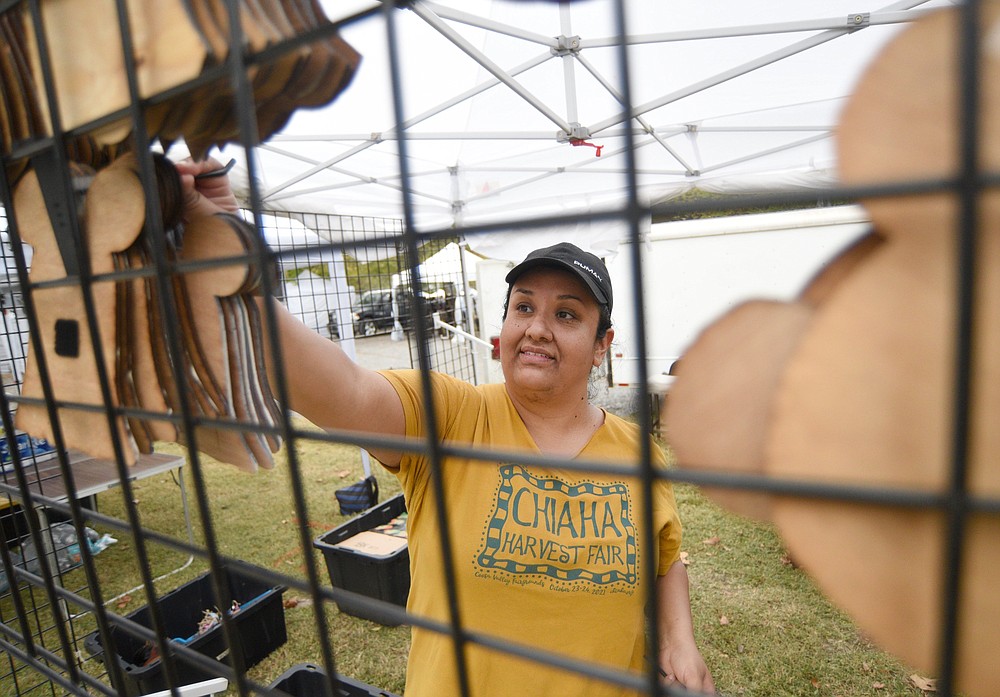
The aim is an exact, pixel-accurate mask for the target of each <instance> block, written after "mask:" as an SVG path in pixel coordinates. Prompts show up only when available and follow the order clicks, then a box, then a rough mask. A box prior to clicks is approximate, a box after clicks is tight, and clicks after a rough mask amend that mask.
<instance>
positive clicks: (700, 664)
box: [656, 560, 715, 694]
mask: <svg viewBox="0 0 1000 697" xmlns="http://www.w3.org/2000/svg"><path fill="white" fill-rule="evenodd" d="M656 589H657V599H658V601H659V606H660V608H659V611H660V618H659V622H658V625H659V630H660V655H659V659H660V660H659V664H660V675H661V679H662V681H663V682H664V683H665V684H670V683H674V682H676V683H679V684H681V685H683V686H684V687H685V688H687V689H688V690H691V691H692V692H705V693H708V694H715V681H714V680H712V673H711V672H710V671H709V670H708V666H707V665H706V664H705V659H704V658H702V656H701V652H700V651H698V646H697V644H696V643H695V640H694V626H693V622H692V619H691V599H690V595H689V593H688V576H687V569H685V568H684V564H683V563H682V562H681V561H679V560H678V561H675V562H674V563H673V564H672V565H671V567H670V568H669V569H668V570H667V573H666V574H664V575H663V576H660V578H659V579H657V582H656Z"/></svg>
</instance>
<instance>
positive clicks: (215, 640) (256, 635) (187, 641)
mask: <svg viewBox="0 0 1000 697" xmlns="http://www.w3.org/2000/svg"><path fill="white" fill-rule="evenodd" d="M226 576H227V579H228V582H229V592H230V594H231V597H232V599H233V600H234V601H236V602H237V603H239V604H240V608H239V610H238V611H236V612H234V613H232V614H231V615H230V617H231V619H232V620H233V626H234V627H235V628H236V633H237V635H238V638H239V642H238V643H239V650H240V653H241V655H242V659H243V661H242V664H243V666H244V667H245V668H249V667H250V666H252V665H255V664H257V663H259V662H260V661H261V660H262V659H263V658H264V657H265V656H267V655H268V654H269V653H271V652H272V651H273V650H274V649H276V648H278V647H279V646H281V645H282V644H284V643H285V641H286V640H287V638H288V635H287V632H286V629H285V608H284V606H283V605H282V602H281V594H282V592H283V591H284V590H285V589H284V587H282V586H274V587H272V586H269V585H267V584H265V583H262V582H260V581H257V580H255V579H250V578H245V577H241V576H237V575H235V574H233V573H228V574H226ZM157 605H158V606H159V608H160V610H161V613H160V614H161V617H162V618H163V623H164V631H165V633H166V635H167V636H168V637H169V638H170V639H174V640H180V643H182V644H184V645H186V646H187V647H188V648H190V649H193V650H195V651H197V652H198V653H201V654H204V655H206V656H210V657H212V658H215V659H216V660H220V661H225V662H226V663H229V664H230V665H232V661H231V660H230V651H229V647H228V645H227V643H226V637H225V632H224V630H223V628H222V625H221V624H217V625H216V626H214V627H212V628H211V629H208V630H207V631H205V632H203V633H202V634H198V623H199V622H200V621H201V620H202V619H203V618H204V616H205V611H206V610H214V609H215V608H216V600H215V595H214V594H213V592H212V580H211V578H210V576H209V574H208V573H205V574H203V575H201V576H199V577H198V578H196V579H194V580H192V581H189V582H188V583H185V584H184V585H183V586H180V587H179V588H175V589H174V590H172V591H170V592H169V593H166V594H165V595H163V596H162V597H161V598H160V599H159V600H158V601H157ZM126 617H127V618H128V619H129V620H132V621H133V622H135V623H136V624H139V625H142V626H143V627H147V628H149V629H152V628H153V619H152V613H151V611H150V608H149V606H148V605H147V606H144V607H141V608H139V609H138V610H136V611H135V612H132V613H131V614H129V615H127V616H126ZM111 633H112V637H113V639H114V648H115V653H116V656H115V658H116V659H117V661H118V665H119V666H120V667H121V669H122V672H123V673H124V676H125V683H126V685H125V687H126V693H125V694H126V695H127V696H128V697H134V696H137V695H142V694H146V693H149V692H157V691H160V690H165V689H167V688H168V687H169V686H168V684H167V677H166V674H165V671H164V670H163V666H162V662H161V661H160V659H158V658H154V659H153V660H149V654H150V646H149V644H148V643H147V642H146V641H145V640H142V639H139V638H138V637H135V636H132V635H131V634H129V633H127V632H126V631H125V630H124V629H122V628H119V627H117V626H113V627H112V628H111ZM84 647H85V648H86V650H87V651H88V652H89V653H90V654H91V655H93V656H96V657H98V658H100V660H101V661H103V662H104V664H105V665H106V666H107V665H109V664H108V656H107V652H106V651H105V648H104V646H102V645H101V641H100V637H99V635H98V634H97V632H93V633H91V634H89V635H87V636H86V637H85V638H84ZM234 650H235V649H234ZM174 665H175V666H176V668H177V679H178V683H179V685H185V684H188V683H193V682H199V681H202V680H207V679H209V678H214V677H218V675H217V674H216V675H212V674H209V673H207V672H205V671H203V670H202V669H201V668H200V667H197V666H194V665H191V663H190V662H189V661H187V660H185V659H184V657H183V656H177V657H176V660H175V661H174Z"/></svg>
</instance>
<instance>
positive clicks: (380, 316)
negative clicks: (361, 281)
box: [354, 288, 393, 336]
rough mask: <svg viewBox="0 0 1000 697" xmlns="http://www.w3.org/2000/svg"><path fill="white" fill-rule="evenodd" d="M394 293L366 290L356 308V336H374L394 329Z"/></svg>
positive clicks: (384, 290)
mask: <svg viewBox="0 0 1000 697" xmlns="http://www.w3.org/2000/svg"><path fill="white" fill-rule="evenodd" d="M392 324H393V317H392V291H391V290H389V289H387V288H381V289H378V290H366V291H365V292H364V293H362V294H361V299H360V300H358V304H357V305H355V306H354V334H355V335H356V336H374V335H375V334H378V333H380V332H386V331H390V330H391V329H392Z"/></svg>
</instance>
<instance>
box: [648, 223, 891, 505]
mask: <svg viewBox="0 0 1000 697" xmlns="http://www.w3.org/2000/svg"><path fill="white" fill-rule="evenodd" d="M880 244H881V239H880V238H879V237H878V236H877V235H874V234H869V235H866V236H864V237H862V238H860V239H859V240H857V241H856V242H854V243H853V244H851V245H850V246H849V247H848V248H847V249H845V250H843V251H842V252H841V253H840V254H839V255H837V256H836V257H835V258H834V259H832V260H831V261H830V262H828V263H827V264H825V265H824V266H823V268H822V269H820V270H819V272H817V274H816V275H815V276H814V277H813V278H812V279H811V280H810V281H809V283H808V284H807V285H806V287H805V289H804V290H803V291H802V293H801V294H800V300H799V301H798V302H795V303H783V302H777V301H765V300H758V301H750V302H747V303H744V304H742V305H739V306H737V307H735V308H733V309H732V310H731V311H729V312H728V313H726V314H725V315H723V316H722V317H721V318H720V319H718V320H716V321H715V322H714V323H713V324H712V325H710V326H709V327H707V328H706V329H705V330H704V331H703V332H702V333H701V335H699V337H698V338H697V339H696V340H695V341H694V343H692V345H691V346H690V347H688V349H687V350H686V351H685V353H684V360H683V361H682V362H681V363H680V364H679V367H678V369H677V379H676V381H675V382H674V385H673V386H672V387H671V390H670V394H669V395H668V397H667V400H666V411H665V416H664V421H665V423H666V427H667V433H668V435H667V438H668V440H669V442H670V446H671V448H672V449H673V451H674V454H675V455H676V456H677V460H678V462H679V464H680V465H681V466H682V467H688V468H692V469H705V470H710V471H720V472H726V471H730V472H738V473H741V474H756V475H762V474H765V473H766V470H767V465H766V460H765V454H764V453H765V444H766V437H767V432H768V428H769V426H768V425H769V422H770V414H771V402H772V400H773V398H774V393H775V391H776V390H777V388H778V384H779V381H780V379H781V376H782V374H783V372H784V369H785V364H786V361H787V360H788V358H789V356H790V355H791V354H792V352H793V351H794V350H795V347H796V346H797V345H798V342H799V339H800V338H801V337H802V335H803V334H804V333H805V331H806V330H807V329H808V326H809V321H810V320H811V318H812V314H813V310H814V309H815V308H816V307H817V306H819V305H820V304H821V303H822V302H824V301H825V300H826V298H828V297H829V296H830V294H831V293H833V292H834V291H835V289H836V287H837V286H838V285H839V283H841V282H842V281H843V279H845V278H847V277H848V276H849V275H850V273H851V272H852V271H853V270H854V269H855V267H856V266H857V265H858V264H860V263H861V262H862V261H863V260H864V259H866V258H867V257H868V256H869V255H870V254H871V253H872V252H873V251H874V250H875V249H876V248H877V247H878V246H879V245H880ZM705 493H706V494H708V495H709V496H710V497H711V498H712V499H714V500H715V501H716V502H717V503H719V504H721V505H723V506H726V507H727V508H729V509H730V510H732V511H734V512H737V513H740V514H742V515H746V516H749V517H752V518H757V519H760V520H770V519H771V504H770V499H771V497H770V495H769V494H767V493H750V492H747V491H745V490H732V489H722V488H717V487H705Z"/></svg>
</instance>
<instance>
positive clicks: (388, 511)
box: [313, 494, 410, 625]
mask: <svg viewBox="0 0 1000 697" xmlns="http://www.w3.org/2000/svg"><path fill="white" fill-rule="evenodd" d="M405 513H406V504H405V503H404V501H403V495H402V494H399V495H398V496H395V497H393V498H391V499H389V500H388V501H385V502H383V503H380V504H379V505H377V506H375V507H374V508H371V509H370V510H368V511H366V512H365V513H363V514H361V515H359V516H357V517H356V518H352V519H351V520H349V521H347V522H346V523H344V524H343V525H340V526H338V527H336V528H334V529H333V530H330V531H329V532H327V533H325V534H323V535H322V536H320V537H319V538H317V539H316V540H315V541H314V542H313V545H314V546H315V547H316V549H318V550H320V551H321V552H322V553H323V557H324V559H325V561H326V568H327V571H329V573H330V582H331V583H332V584H333V586H334V587H336V588H343V589H345V590H349V591H352V592H354V593H359V594H361V595H365V596H368V597H370V598H376V599H378V600H383V601H386V602H389V603H394V604H395V605H400V606H404V607H405V606H406V598H407V596H408V595H409V594H410V552H409V549H408V547H407V546H406V545H405V544H404V543H403V541H404V540H405V538H403V537H402V536H401V535H400V534H399V533H400V530H399V525H396V524H393V525H390V524H391V523H393V522H394V521H399V520H402V519H403V514H405ZM381 526H386V527H385V528H383V531H382V532H375V529H376V528H379V527H381ZM362 533H366V534H362ZM374 535H378V536H379V537H381V538H385V539H376V538H373V536H374ZM355 538H357V539H355ZM373 540H375V541H373ZM337 607H339V608H340V611H341V612H344V613H346V614H348V615H353V616H354V617H363V618H365V619H370V620H374V621H376V622H379V623H381V624H386V625H390V624H393V623H391V622H387V621H385V618H384V617H380V616H378V614H377V613H375V612H372V613H367V612H365V611H364V610H357V609H356V608H351V607H347V606H345V605H342V604H340V603H337Z"/></svg>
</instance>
